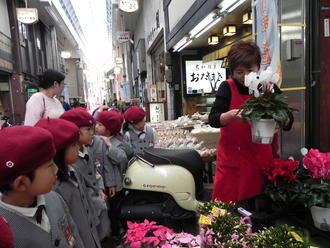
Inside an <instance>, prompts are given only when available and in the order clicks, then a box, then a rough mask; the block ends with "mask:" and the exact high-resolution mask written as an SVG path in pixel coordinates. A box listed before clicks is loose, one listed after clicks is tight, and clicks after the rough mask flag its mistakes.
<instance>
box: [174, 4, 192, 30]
mask: <svg viewBox="0 0 330 248" xmlns="http://www.w3.org/2000/svg"><path fill="white" fill-rule="evenodd" d="M195 1H196V0H172V1H171V3H170V4H169V6H168V22H169V29H170V32H171V30H172V29H173V28H174V27H175V25H176V24H177V23H178V22H179V21H180V20H181V18H182V17H183V16H184V15H185V14H186V13H187V11H188V9H189V8H190V7H191V5H193V3H194V2H195Z"/></svg>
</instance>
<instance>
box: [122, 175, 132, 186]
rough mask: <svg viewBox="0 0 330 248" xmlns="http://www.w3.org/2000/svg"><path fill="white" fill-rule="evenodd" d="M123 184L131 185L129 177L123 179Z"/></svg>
mask: <svg viewBox="0 0 330 248" xmlns="http://www.w3.org/2000/svg"><path fill="white" fill-rule="evenodd" d="M124 183H125V185H131V184H132V180H131V179H130V178H129V177H125V178H124Z"/></svg>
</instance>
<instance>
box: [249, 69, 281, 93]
mask: <svg viewBox="0 0 330 248" xmlns="http://www.w3.org/2000/svg"><path fill="white" fill-rule="evenodd" d="M279 78H280V77H279V75H278V74H277V73H276V72H272V71H271V70H270V68H269V67H268V68H267V70H264V71H261V72H260V73H259V74H258V73H257V72H250V73H249V74H248V75H246V76H245V79H244V84H245V86H246V87H248V88H249V93H250V95H254V96H255V97H259V96H260V93H263V92H265V91H271V92H274V88H273V87H274V84H276V83H277V82H278V80H279Z"/></svg>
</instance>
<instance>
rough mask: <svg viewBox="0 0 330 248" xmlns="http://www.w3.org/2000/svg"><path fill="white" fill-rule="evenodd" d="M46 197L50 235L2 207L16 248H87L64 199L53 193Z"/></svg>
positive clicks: (1, 212) (0, 209) (0, 213)
mask: <svg viewBox="0 0 330 248" xmlns="http://www.w3.org/2000/svg"><path fill="white" fill-rule="evenodd" d="M44 196H45V210H44V211H46V213H47V216H48V219H49V223H50V232H49V233H48V232H46V231H45V230H43V229H42V228H41V227H39V226H37V225H36V224H34V223H32V222H30V221H29V220H27V219H25V218H24V217H22V216H20V215H18V214H16V213H14V212H11V211H10V210H7V209H4V208H2V207H0V215H2V216H3V217H4V218H6V220H7V221H8V223H9V225H10V228H11V230H12V232H13V236H14V246H15V248H31V247H36V248H37V247H42V248H53V247H59V248H68V247H75V248H81V247H85V246H84V245H83V242H82V240H81V238H80V236H79V233H78V229H77V227H76V225H75V223H74V221H73V219H72V217H71V215H70V212H69V209H68V207H67V205H66V204H65V202H64V200H63V199H62V197H61V196H60V195H59V194H57V193H56V192H53V191H52V192H49V193H47V194H45V195H44Z"/></svg>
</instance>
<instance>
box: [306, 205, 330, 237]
mask: <svg viewBox="0 0 330 248" xmlns="http://www.w3.org/2000/svg"><path fill="white" fill-rule="evenodd" d="M311 213H312V217H313V221H314V226H315V227H316V228H318V229H320V230H322V231H328V232H329V231H330V209H329V208H321V207H317V206H313V207H311Z"/></svg>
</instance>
